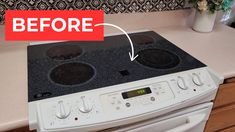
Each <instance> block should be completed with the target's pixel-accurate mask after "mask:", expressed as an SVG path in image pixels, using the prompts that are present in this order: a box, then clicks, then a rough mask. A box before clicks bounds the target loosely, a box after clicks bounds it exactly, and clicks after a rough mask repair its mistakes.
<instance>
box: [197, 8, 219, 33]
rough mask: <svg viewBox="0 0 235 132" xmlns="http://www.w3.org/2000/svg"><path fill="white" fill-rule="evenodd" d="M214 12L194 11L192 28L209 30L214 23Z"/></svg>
mask: <svg viewBox="0 0 235 132" xmlns="http://www.w3.org/2000/svg"><path fill="white" fill-rule="evenodd" d="M215 18H216V12H215V13H213V14H212V13H209V12H208V11H203V12H199V11H196V14H195V18H194V24H193V30H195V31H197V32H211V31H212V30H213V27H214V24H215Z"/></svg>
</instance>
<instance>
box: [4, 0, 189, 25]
mask: <svg viewBox="0 0 235 132" xmlns="http://www.w3.org/2000/svg"><path fill="white" fill-rule="evenodd" d="M184 7H185V0H0V23H1V24H3V23H4V15H5V10H7V9H17V10H80V9H82V10H85V9H91V10H95V9H103V10H104V11H105V13H106V14H114V13H134V12H154V11H166V10H176V9H183V8H184Z"/></svg>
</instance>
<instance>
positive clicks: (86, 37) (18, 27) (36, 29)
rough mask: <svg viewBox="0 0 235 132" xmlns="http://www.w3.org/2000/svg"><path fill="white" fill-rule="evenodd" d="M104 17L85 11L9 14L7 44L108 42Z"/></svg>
mask: <svg viewBox="0 0 235 132" xmlns="http://www.w3.org/2000/svg"><path fill="white" fill-rule="evenodd" d="M103 19H104V13H103V11H101V10H97V11H95V10H85V11H14V10H8V11H6V30H5V31H6V40H82V41H95V40H96V41H97V40H100V41H101V40H103V39H104V35H103V34H104V31H103V26H99V27H96V26H95V25H96V24H99V23H103Z"/></svg>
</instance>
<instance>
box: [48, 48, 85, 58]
mask: <svg viewBox="0 0 235 132" xmlns="http://www.w3.org/2000/svg"><path fill="white" fill-rule="evenodd" d="M81 53H82V49H81V48H80V47H79V46H77V45H58V46H54V47H51V48H50V49H49V50H47V53H46V54H47V56H49V57H50V58H52V59H56V60H67V59H72V58H74V57H77V56H79V55H80V54H81Z"/></svg>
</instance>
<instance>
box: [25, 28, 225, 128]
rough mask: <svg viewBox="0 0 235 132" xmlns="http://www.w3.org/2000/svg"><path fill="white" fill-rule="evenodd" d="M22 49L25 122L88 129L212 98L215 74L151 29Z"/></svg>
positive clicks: (142, 118)
mask: <svg viewBox="0 0 235 132" xmlns="http://www.w3.org/2000/svg"><path fill="white" fill-rule="evenodd" d="M129 35H130V37H131V40H132V41H133V44H134V49H135V54H138V57H137V58H136V59H135V60H134V61H131V60H130V57H129V54H128V53H129V51H131V47H130V43H129V41H128V39H127V38H126V36H125V35H115V36H108V37H105V39H104V41H98V42H76V41H66V42H56V43H48V44H40V45H30V46H28V49H27V51H28V102H29V124H30V128H31V129H37V130H38V131H74V130H80V131H96V130H103V129H107V128H111V127H116V126H121V125H124V124H127V123H133V122H137V121H141V120H144V119H149V118H152V117H157V116H159V115H161V114H164V113H167V112H170V111H173V110H177V109H180V108H183V107H187V106H189V105H194V104H199V103H202V102H208V101H210V100H212V99H213V98H214V96H215V94H216V91H217V88H218V84H219V83H221V80H222V79H221V78H219V77H218V76H217V75H216V74H215V73H214V72H213V71H212V70H210V69H209V68H208V67H207V66H206V65H205V64H203V63H202V62H200V61H199V60H197V59H196V58H194V57H193V56H191V55H190V54H188V53H186V52H185V51H183V50H182V49H180V48H178V47H177V46H175V45H174V44H172V43H171V42H169V41H168V40H166V39H165V38H163V37H162V36H160V35H159V34H157V33H155V32H153V31H146V32H137V33H132V34H129Z"/></svg>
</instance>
